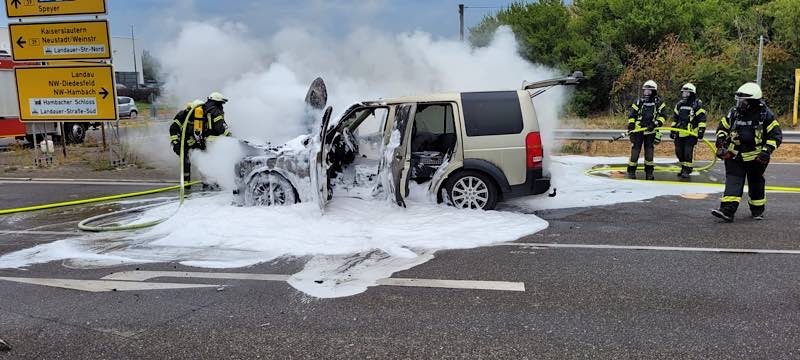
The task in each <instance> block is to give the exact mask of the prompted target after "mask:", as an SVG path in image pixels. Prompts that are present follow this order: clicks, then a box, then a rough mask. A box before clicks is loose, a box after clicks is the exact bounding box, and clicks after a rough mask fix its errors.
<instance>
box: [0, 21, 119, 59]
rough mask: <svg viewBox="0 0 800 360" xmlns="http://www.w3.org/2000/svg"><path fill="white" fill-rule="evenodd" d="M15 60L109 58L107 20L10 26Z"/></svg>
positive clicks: (12, 24) (14, 24) (109, 47)
mask: <svg viewBox="0 0 800 360" xmlns="http://www.w3.org/2000/svg"><path fill="white" fill-rule="evenodd" d="M8 27H9V34H10V35H11V55H12V56H13V57H14V60H16V61H30V60H40V61H50V60H78V59H110V58H111V42H110V37H109V35H108V21H105V20H91V21H68V22H42V23H10V24H8Z"/></svg>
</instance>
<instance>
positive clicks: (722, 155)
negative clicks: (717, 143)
mask: <svg viewBox="0 0 800 360" xmlns="http://www.w3.org/2000/svg"><path fill="white" fill-rule="evenodd" d="M717 158H719V159H720V160H728V159H731V158H733V153H732V152H730V151H728V149H726V148H724V147H717Z"/></svg>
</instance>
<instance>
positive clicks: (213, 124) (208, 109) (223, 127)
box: [202, 101, 231, 140]
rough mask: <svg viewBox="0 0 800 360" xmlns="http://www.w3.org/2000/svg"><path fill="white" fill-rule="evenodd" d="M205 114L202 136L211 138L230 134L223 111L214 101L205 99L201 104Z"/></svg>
mask: <svg viewBox="0 0 800 360" xmlns="http://www.w3.org/2000/svg"><path fill="white" fill-rule="evenodd" d="M202 111H203V113H204V114H205V117H204V126H203V138H204V139H209V140H213V139H214V138H215V137H217V136H230V135H231V132H230V130H228V124H226V123H225V112H224V111H223V110H222V107H221V106H220V105H218V104H217V102H216V101H206V103H205V104H203V105H202Z"/></svg>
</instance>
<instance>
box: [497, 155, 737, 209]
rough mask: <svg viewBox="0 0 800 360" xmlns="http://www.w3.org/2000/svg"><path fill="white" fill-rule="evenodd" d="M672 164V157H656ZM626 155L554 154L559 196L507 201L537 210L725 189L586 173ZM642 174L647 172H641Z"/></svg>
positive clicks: (554, 182) (509, 204) (624, 161)
mask: <svg viewBox="0 0 800 360" xmlns="http://www.w3.org/2000/svg"><path fill="white" fill-rule="evenodd" d="M656 161H657V162H658V163H664V164H669V163H671V161H672V160H670V159H656ZM627 163H628V159H627V158H622V157H589V156H554V157H553V160H552V162H551V164H550V168H549V169H550V173H551V177H552V187H553V188H555V189H557V191H556V196H555V197H549V196H547V195H544V194H543V195H538V196H529V197H523V198H518V199H513V200H511V201H508V202H507V203H505V204H504V206H506V207H507V208H509V209H517V210H522V211H536V210H549V209H567V208H580V207H591V206H603V205H612V204H619V203H626V202H635V201H643V200H648V199H652V198H655V197H659V196H667V195H680V194H684V193H699V194H714V193H718V192H721V191H722V188H717V187H709V186H704V185H698V184H692V183H691V182H687V183H685V184H671V183H669V184H664V183H658V182H644V181H620V180H615V179H612V178H607V177H602V176H590V175H586V170H589V169H591V168H592V167H594V166H597V165H612V164H617V165H619V164H627ZM639 175H640V176H641V175H643V174H641V173H640V174H639Z"/></svg>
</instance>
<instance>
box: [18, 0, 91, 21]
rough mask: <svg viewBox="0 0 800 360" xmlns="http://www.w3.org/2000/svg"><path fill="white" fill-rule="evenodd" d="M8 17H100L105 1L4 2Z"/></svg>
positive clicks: (43, 0) (23, 0) (32, 0)
mask: <svg viewBox="0 0 800 360" xmlns="http://www.w3.org/2000/svg"><path fill="white" fill-rule="evenodd" d="M5 2H6V14H7V15H8V17H34V16H63V15H100V14H105V13H106V1H105V0H5Z"/></svg>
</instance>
